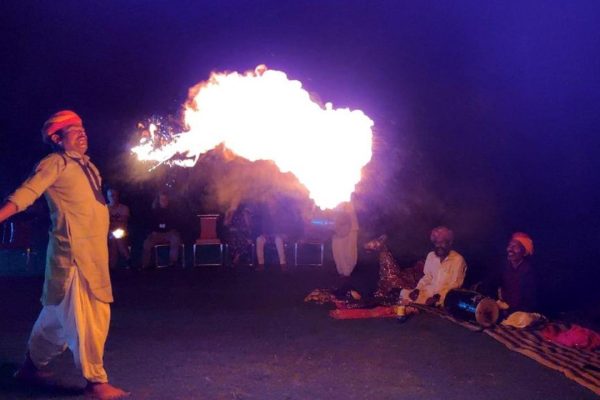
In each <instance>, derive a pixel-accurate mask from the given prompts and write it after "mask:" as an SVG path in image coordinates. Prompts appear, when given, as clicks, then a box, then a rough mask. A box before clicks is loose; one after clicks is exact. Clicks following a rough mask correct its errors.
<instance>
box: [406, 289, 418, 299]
mask: <svg viewBox="0 0 600 400" xmlns="http://www.w3.org/2000/svg"><path fill="white" fill-rule="evenodd" d="M408 297H409V298H410V299H411V300H412V301H416V300H417V299H418V298H419V289H415V290H413V291H412V292H410V293H409V294H408Z"/></svg>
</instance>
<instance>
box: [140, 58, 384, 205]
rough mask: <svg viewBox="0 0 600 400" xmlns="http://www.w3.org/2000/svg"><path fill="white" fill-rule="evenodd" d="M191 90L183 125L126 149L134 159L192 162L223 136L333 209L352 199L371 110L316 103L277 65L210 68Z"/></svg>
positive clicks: (368, 145)
mask: <svg viewBox="0 0 600 400" xmlns="http://www.w3.org/2000/svg"><path fill="white" fill-rule="evenodd" d="M190 93H191V95H190V99H189V100H188V103H187V105H186V109H185V114H184V116H185V124H186V126H187V127H189V130H187V131H185V132H181V133H178V134H174V135H172V137H171V138H170V140H169V141H168V143H163V144H161V145H160V146H156V144H155V143H154V142H153V141H151V140H148V139H146V140H144V141H143V142H141V143H140V145H139V146H136V147H134V148H133V149H132V151H133V152H134V153H135V154H136V155H137V157H138V159H139V160H142V161H156V162H158V163H164V162H169V161H171V162H172V163H175V164H178V165H182V166H193V165H194V164H195V163H196V161H197V159H198V157H199V156H200V155H201V154H203V153H205V152H207V151H208V150H211V149H213V148H215V147H216V146H218V145H219V144H221V143H224V145H225V147H227V148H228V149H229V150H231V151H233V152H234V153H235V154H236V155H238V156H241V157H244V158H246V159H248V160H250V161H256V160H272V161H273V162H275V164H276V165H277V167H278V168H279V170H280V171H281V172H291V173H293V174H294V175H295V176H296V177H297V178H298V180H299V181H300V182H301V183H302V184H303V185H304V186H306V188H307V189H308V191H309V192H310V196H311V198H312V199H313V200H314V201H315V203H316V204H317V205H318V206H319V207H321V208H334V207H335V206H336V205H338V204H339V203H341V202H343V201H347V200H349V199H350V195H351V194H352V192H353V191H354V189H355V186H356V184H357V183H358V182H359V181H360V179H361V169H362V167H363V166H364V165H365V164H367V163H368V162H369V160H370V159H371V150H372V139H373V138H372V136H373V134H372V130H371V129H372V127H373V121H372V120H371V119H370V118H369V117H367V116H366V115H365V114H364V113H363V112H362V111H360V110H354V111H351V110H349V109H334V108H333V106H332V105H331V103H327V104H325V106H324V107H323V106H321V105H320V104H318V103H316V102H314V101H313V100H311V98H310V95H309V93H308V92H307V91H306V90H304V89H303V88H302V84H301V83H300V82H299V81H294V80H289V79H288V78H287V76H286V74H285V73H283V72H281V71H275V70H267V69H266V67H264V66H259V67H257V68H256V70H255V71H252V72H247V73H245V74H239V73H237V72H233V73H213V74H212V75H211V77H210V79H209V80H208V81H207V82H203V83H200V84H199V85H197V86H195V87H194V88H192V90H190ZM154 129H156V128H154ZM152 135H154V132H152ZM177 155H180V156H181V155H182V156H183V158H181V157H178V158H174V157H175V156H177Z"/></svg>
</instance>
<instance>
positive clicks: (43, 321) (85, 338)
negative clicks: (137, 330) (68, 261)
mask: <svg viewBox="0 0 600 400" xmlns="http://www.w3.org/2000/svg"><path fill="white" fill-rule="evenodd" d="M68 270H69V271H68V278H67V281H66V295H65V297H64V298H63V300H62V301H61V302H60V303H59V304H58V305H47V306H44V308H42V311H41V312H40V315H39V317H38V319H37V321H36V322H35V324H34V325H33V329H32V331H31V336H30V338H29V344H28V347H29V356H30V358H31V360H32V361H33V363H34V365H35V366H36V367H38V368H41V367H43V366H45V365H47V364H48V363H49V362H50V361H51V360H52V359H53V358H54V357H56V356H57V355H59V354H61V353H62V352H63V351H65V350H66V349H67V348H69V349H70V350H71V352H72V353H73V358H74V360H75V365H76V366H77V368H79V369H81V371H82V373H83V376H84V378H85V379H87V380H88V381H90V382H108V377H107V375H106V371H105V370H104V364H103V361H102V358H103V356H104V343H105V342H106V337H107V335H108V328H109V324H110V304H108V303H104V302H101V301H99V300H97V299H96V298H95V297H94V295H93V294H92V292H91V291H90V289H89V287H88V284H87V282H86V281H85V280H84V279H83V278H82V277H81V275H80V272H79V270H78V269H77V268H76V267H71V268H68Z"/></svg>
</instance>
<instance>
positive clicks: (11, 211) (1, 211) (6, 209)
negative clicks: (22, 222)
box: [0, 201, 19, 222]
mask: <svg viewBox="0 0 600 400" xmlns="http://www.w3.org/2000/svg"><path fill="white" fill-rule="evenodd" d="M17 212H19V210H18V209H17V206H16V205H15V204H14V203H11V202H10V201H7V202H6V203H4V205H3V206H2V208H0V222H4V221H5V220H6V219H8V218H10V217H11V216H13V215H15V214H16V213H17Z"/></svg>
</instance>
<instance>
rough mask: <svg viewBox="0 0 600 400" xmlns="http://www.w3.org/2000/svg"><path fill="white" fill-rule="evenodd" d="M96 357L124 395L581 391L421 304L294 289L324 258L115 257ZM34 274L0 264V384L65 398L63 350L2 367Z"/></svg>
mask: <svg viewBox="0 0 600 400" xmlns="http://www.w3.org/2000/svg"><path fill="white" fill-rule="evenodd" d="M117 272H118V273H117V274H114V276H113V285H114V291H115V298H116V302H115V303H114V305H113V317H112V323H111V324H112V325H111V331H110V334H109V339H108V342H107V345H106V354H105V364H106V367H107V370H108V373H109V376H110V377H111V380H112V382H113V383H114V384H116V385H118V386H121V387H123V388H125V389H127V390H129V391H131V392H132V398H133V399H506V398H511V399H527V400H532V399H593V398H596V397H595V395H594V394H593V393H592V392H591V391H589V390H588V389H586V388H584V387H581V386H579V385H578V384H576V383H575V382H573V381H571V380H569V379H567V378H565V377H564V376H563V375H562V374H561V373H559V372H556V371H553V370H550V369H548V368H546V367H544V366H542V365H539V364H537V363H536V362H534V361H532V360H530V359H528V358H526V357H524V356H522V355H520V354H517V353H515V352H511V351H509V350H508V349H506V348H505V347H504V346H503V345H502V344H500V343H498V342H496V341H494V340H493V339H492V338H490V337H488V336H487V335H485V334H482V333H476V332H471V331H469V330H467V329H465V328H463V327H460V326H458V325H456V324H453V323H452V322H449V321H446V320H443V319H441V318H438V317H434V316H430V315H424V314H421V315H419V316H416V317H414V318H412V319H410V320H409V321H407V322H405V323H404V324H400V323H398V322H397V321H396V320H393V319H373V320H346V321H337V320H334V319H331V318H330V317H329V316H328V314H327V307H326V306H317V305H312V304H305V303H303V298H304V296H305V295H306V294H308V293H309V292H310V291H311V290H312V289H314V288H317V287H328V286H329V285H331V284H333V282H334V281H335V274H334V273H333V267H332V266H331V265H329V266H325V267H323V268H316V267H314V268H309V267H298V268H296V269H294V270H293V271H291V272H290V273H288V274H285V275H284V274H281V273H278V272H274V271H267V272H266V273H263V274H258V273H254V272H251V271H249V270H247V269H244V270H238V271H232V270H224V269H212V270H211V269H207V268H195V269H185V270H182V269H161V270H156V271H150V272H144V273H140V272H133V271H127V270H120V271H117ZM41 283H42V280H41V278H40V277H2V278H0V293H2V298H3V300H2V302H1V303H0V326H1V327H2V329H1V330H0V398H1V399H63V398H64V399H76V398H82V396H81V391H80V390H79V389H77V388H78V387H81V386H82V385H83V382H82V380H81V378H80V377H79V375H78V373H77V371H75V369H74V367H73V363H72V360H71V355H70V353H68V352H67V353H66V354H64V355H63V356H62V357H60V358H59V359H58V360H56V361H55V362H54V364H53V367H54V369H55V370H56V371H58V376H57V380H58V381H59V382H60V384H61V386H65V387H67V388H69V387H72V388H74V389H54V390H34V389H31V388H27V387H22V386H19V385H17V384H16V383H15V382H13V381H12V379H11V378H10V376H11V373H12V372H13V371H14V369H15V368H16V367H17V365H18V363H19V362H20V361H21V360H22V356H23V350H24V348H25V344H26V340H27V336H28V333H29V330H30V329H31V326H32V324H33V322H34V320H35V318H36V316H37V313H38V312H39V309H40V306H39V303H38V300H37V299H38V297H39V293H40V290H41Z"/></svg>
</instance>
